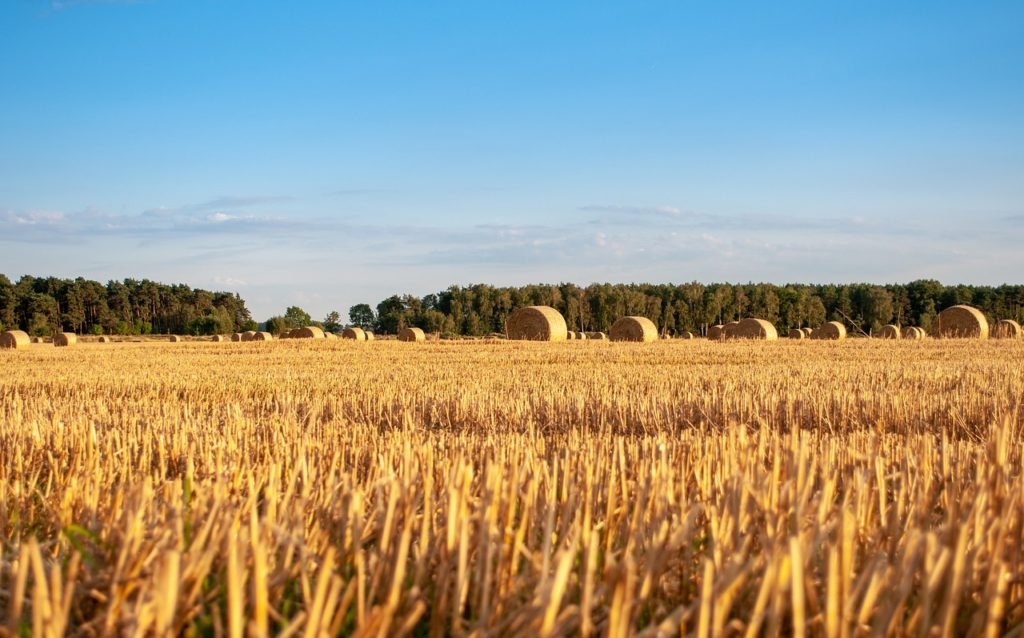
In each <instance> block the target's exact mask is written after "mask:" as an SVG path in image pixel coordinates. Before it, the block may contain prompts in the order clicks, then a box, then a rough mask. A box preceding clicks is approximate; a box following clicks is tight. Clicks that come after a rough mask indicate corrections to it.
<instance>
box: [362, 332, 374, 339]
mask: <svg viewBox="0 0 1024 638" xmlns="http://www.w3.org/2000/svg"><path fill="white" fill-rule="evenodd" d="M363 332H364V333H366V340H367V341H373V340H374V339H375V337H374V336H373V333H372V332H370V331H369V330H363Z"/></svg>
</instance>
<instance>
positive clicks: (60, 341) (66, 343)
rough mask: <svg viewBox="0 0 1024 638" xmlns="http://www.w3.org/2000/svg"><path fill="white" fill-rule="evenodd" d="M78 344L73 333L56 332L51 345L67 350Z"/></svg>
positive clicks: (76, 336) (76, 337)
mask: <svg viewBox="0 0 1024 638" xmlns="http://www.w3.org/2000/svg"><path fill="white" fill-rule="evenodd" d="M76 343H78V335H76V334H75V333H73V332H58V333H57V334H55V335H53V345H55V346H57V347H58V348H68V347H70V346H73V345H75V344H76Z"/></svg>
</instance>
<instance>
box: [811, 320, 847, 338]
mask: <svg viewBox="0 0 1024 638" xmlns="http://www.w3.org/2000/svg"><path fill="white" fill-rule="evenodd" d="M813 338H814V339H824V340H827V341H839V340H842V339H845V338H846V326H844V325H843V324H842V323H840V322H838V321H829V322H828V323H823V324H821V326H820V327H819V328H818V329H817V330H815V331H814V337H813Z"/></svg>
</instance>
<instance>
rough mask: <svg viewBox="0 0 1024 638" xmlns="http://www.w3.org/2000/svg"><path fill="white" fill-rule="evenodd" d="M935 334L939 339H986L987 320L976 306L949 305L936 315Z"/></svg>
mask: <svg viewBox="0 0 1024 638" xmlns="http://www.w3.org/2000/svg"><path fill="white" fill-rule="evenodd" d="M935 336H936V337H939V338H940V339H988V320H987V319H985V315H984V314H983V313H982V312H981V311H980V310H978V309H977V308H972V307H971V306H964V305H959V306H950V307H949V308H946V309H945V310H943V311H942V312H940V313H939V316H938V317H936V319H935Z"/></svg>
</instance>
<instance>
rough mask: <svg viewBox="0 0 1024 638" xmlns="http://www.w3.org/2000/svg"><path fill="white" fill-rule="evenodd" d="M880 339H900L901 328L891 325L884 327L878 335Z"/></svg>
mask: <svg viewBox="0 0 1024 638" xmlns="http://www.w3.org/2000/svg"><path fill="white" fill-rule="evenodd" d="M878 338H879V339H899V338H900V327H899V326H896V325H893V324H891V323H890V324H889V325H887V326H882V330H881V331H880V332H879V333H878Z"/></svg>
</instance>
